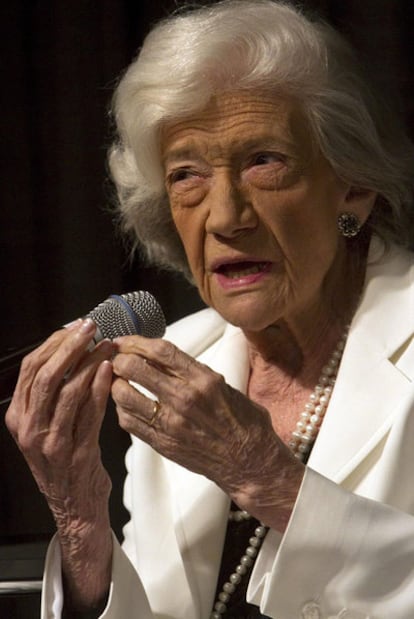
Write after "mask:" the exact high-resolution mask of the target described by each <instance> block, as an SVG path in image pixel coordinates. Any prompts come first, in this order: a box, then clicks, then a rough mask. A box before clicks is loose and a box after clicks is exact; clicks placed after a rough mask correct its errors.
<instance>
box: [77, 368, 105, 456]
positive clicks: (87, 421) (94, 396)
mask: <svg viewBox="0 0 414 619" xmlns="http://www.w3.org/2000/svg"><path fill="white" fill-rule="evenodd" d="M112 378H113V373H112V363H111V361H109V360H108V359H105V360H104V361H102V362H101V363H100V365H99V366H98V368H97V370H96V372H95V375H94V377H93V380H92V382H91V385H90V389H89V392H88V396H87V399H86V401H85V404H84V405H83V406H82V408H81V410H80V413H79V415H78V418H77V420H76V425H75V438H76V439H77V442H78V444H82V443H84V444H90V443H92V444H95V443H96V442H97V441H98V439H99V433H100V430H101V426H102V422H103V418H104V415H105V411H106V406H107V402H108V397H109V394H110V392H111V386H112Z"/></svg>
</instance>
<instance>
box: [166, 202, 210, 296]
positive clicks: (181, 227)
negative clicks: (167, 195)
mask: <svg viewBox="0 0 414 619" xmlns="http://www.w3.org/2000/svg"><path fill="white" fill-rule="evenodd" d="M171 213H172V218H173V221H174V224H175V227H176V230H177V232H178V235H179V237H180V239H181V242H182V244H183V246H184V250H185V253H186V256H187V260H188V264H189V266H190V270H191V272H192V274H193V277H194V278H195V280H196V283H197V284H199V283H200V277H202V271H203V270H204V221H203V220H202V217H201V216H200V215H199V214H197V213H196V212H195V211H194V210H191V209H181V208H172V209H171Z"/></svg>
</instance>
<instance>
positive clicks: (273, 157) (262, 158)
mask: <svg viewBox="0 0 414 619" xmlns="http://www.w3.org/2000/svg"><path fill="white" fill-rule="evenodd" d="M284 162H285V157H284V156H283V155H282V154H281V153H274V152H264V153H255V154H254V155H253V157H252V158H251V160H250V165H253V166H263V165H269V164H273V163H284Z"/></svg>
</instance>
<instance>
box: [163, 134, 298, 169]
mask: <svg viewBox="0 0 414 619" xmlns="http://www.w3.org/2000/svg"><path fill="white" fill-rule="evenodd" d="M232 146H233V148H234V147H236V149H239V150H243V151H253V150H254V149H260V150H263V149H269V150H280V151H281V152H282V153H285V154H287V155H290V156H295V154H297V148H295V144H294V143H293V142H291V141H288V140H283V139H281V138H277V137H276V136H275V137H270V136H263V137H260V136H255V137H254V138H251V139H247V140H243V141H242V142H239V143H238V142H237V140H235V142H234V143H233V144H232ZM201 157H203V155H202V154H201ZM185 159H200V150H199V147H198V146H196V145H194V146H191V145H183V146H178V147H177V148H173V149H172V150H170V151H169V152H168V153H167V154H166V155H165V157H163V159H162V162H163V164H164V165H167V164H169V163H173V162H177V161H183V160H185Z"/></svg>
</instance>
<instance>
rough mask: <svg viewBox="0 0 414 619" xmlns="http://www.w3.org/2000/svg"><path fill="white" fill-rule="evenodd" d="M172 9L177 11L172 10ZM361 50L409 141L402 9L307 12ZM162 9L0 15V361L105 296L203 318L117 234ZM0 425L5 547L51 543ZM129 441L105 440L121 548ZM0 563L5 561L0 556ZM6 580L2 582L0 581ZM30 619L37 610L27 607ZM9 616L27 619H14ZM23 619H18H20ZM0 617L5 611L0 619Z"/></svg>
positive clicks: (396, 2)
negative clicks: (142, 82)
mask: <svg viewBox="0 0 414 619" xmlns="http://www.w3.org/2000/svg"><path fill="white" fill-rule="evenodd" d="M178 4H180V3H178ZM302 4H303V6H304V7H306V8H310V9H314V10H316V11H317V12H318V13H319V14H321V15H323V16H325V17H326V19H327V20H328V21H330V22H331V23H333V24H334V25H336V27H337V28H338V29H339V30H341V31H342V32H343V33H344V34H345V35H346V36H347V37H348V38H349V39H350V40H351V41H352V42H353V43H354V45H355V46H356V47H357V49H358V50H359V53H360V55H361V58H363V59H364V60H365V61H366V62H367V63H368V65H369V67H370V71H371V72H372V74H373V75H374V76H376V78H377V79H378V80H380V82H381V83H382V92H383V96H384V97H387V98H388V99H389V101H391V102H392V103H395V102H397V101H398V100H399V98H400V100H401V102H400V103H397V105H398V106H399V109H400V112H401V114H402V116H403V119H404V121H405V122H406V124H407V127H408V129H409V131H410V132H411V133H412V134H413V133H414V103H413V96H412V93H413V81H414V57H413V51H412V43H411V41H412V27H413V25H414V8H413V7H414V4H412V3H411V1H410V0H406V1H405V0H364V1H363V2H361V0H305V1H304V2H302ZM175 6H176V3H175V2H172V1H171V0H163V1H162V0H135V1H132V0H100V1H99V2H96V0H49V1H46V0H43V1H42V0H39V1H35V0H32V1H30V0H26V1H25V0H14V1H12V2H9V3H7V2H5V3H3V4H2V7H1V8H0V42H1V50H2V51H1V56H0V58H1V61H2V72H1V78H2V79H1V86H0V102H1V103H0V105H1V107H0V109H1V121H2V122H1V136H2V139H1V144H0V179H1V206H0V251H1V254H0V255H1V259H0V295H1V302H0V307H1V312H2V317H1V318H2V319H1V322H0V324H1V327H0V328H1V333H0V335H1V338H0V353H1V351H3V354H4V353H5V352H6V351H7V350H9V349H10V348H12V347H20V346H22V345H24V344H26V343H30V342H32V341H36V340H38V339H41V338H43V337H45V336H46V335H47V334H48V333H49V332H50V331H52V330H54V329H55V328H56V327H57V326H59V325H61V324H64V323H65V322H68V321H69V320H71V319H73V318H75V317H77V316H79V315H81V314H84V313H86V312H87V311H88V310H89V309H91V308H92V307H94V306H95V305H96V304H97V303H98V302H100V301H102V300H103V299H105V298H106V297H107V296H108V295H109V294H111V293H112V292H116V293H121V292H126V291H129V290H138V289H146V290H149V291H150V292H152V293H153V294H154V295H155V296H156V297H157V298H158V300H159V301H160V303H161V305H162V306H163V308H164V311H165V314H166V317H167V320H168V321H172V320H174V319H176V318H178V317H180V316H182V315H184V314H186V313H189V312H190V311H192V310H193V309H195V308H197V307H200V302H199V300H198V297H197V295H196V293H195V292H194V291H193V290H192V289H191V288H190V287H189V285H188V284H186V283H185V282H184V281H183V280H182V279H181V278H179V277H175V276H173V275H171V274H165V273H159V272H157V271H156V270H155V269H151V268H148V267H145V266H144V265H143V264H142V263H141V262H140V260H139V259H137V258H136V259H135V260H134V261H132V262H131V261H130V260H129V258H128V252H127V250H126V248H125V247H124V245H123V242H122V240H121V238H120V236H119V235H118V234H116V232H115V228H114V216H113V213H112V212H111V204H112V203H113V197H112V187H111V185H110V183H109V182H108V180H107V170H106V162H105V158H106V149H107V147H108V145H109V143H110V141H111V131H110V123H109V117H108V107H109V102H110V98H111V93H112V91H113V87H114V84H115V83H116V80H117V77H118V76H119V74H120V73H121V72H122V70H123V69H124V68H125V67H126V66H127V64H128V63H129V61H130V60H131V59H132V58H133V56H134V55H135V53H136V51H137V49H138V47H139V46H140V44H141V42H142V39H143V37H144V36H145V34H146V32H147V31H148V29H149V28H150V25H151V24H152V23H153V22H154V21H156V20H157V19H158V18H159V17H162V16H164V15H166V14H168V13H169V12H170V11H171V10H172V9H174V8H175ZM4 412H5V409H4V407H2V410H1V419H0V544H5V543H15V542H21V541H27V540H32V539H37V540H41V539H46V538H49V537H50V535H51V534H52V533H53V530H54V527H53V522H52V520H51V518H50V516H49V513H48V511H47V508H46V505H45V503H44V500H43V498H42V497H41V496H40V494H39V493H38V491H37V489H36V487H35V484H34V482H33V481H32V480H31V477H30V475H29V473H28V472H27V471H26V467H25V464H24V462H23V460H22V457H21V456H20V453H19V452H18V450H17V448H16V447H15V445H14V443H13V441H12V440H11V439H10V437H9V436H8V434H7V431H6V430H5V428H4V422H3V418H4ZM128 445H129V437H128V436H127V435H126V434H125V433H123V432H122V431H121V430H119V428H118V427H117V424H116V416H115V413H114V411H113V410H112V407H111V406H110V407H109V410H108V414H107V416H106V420H105V426H104V430H103V433H102V450H103V457H104V460H105V462H106V464H107V466H108V468H109V470H110V472H111V475H112V479H113V493H112V497H111V512H112V520H113V524H114V528H115V531H116V533H117V535H118V536H119V537H121V528H122V524H123V523H124V522H125V519H126V517H127V515H126V513H125V511H124V510H123V508H122V507H121V504H122V483H123V477H124V466H123V456H124V452H125V450H126V448H127V447H128ZM0 558H1V557H0ZM1 577H2V575H1V574H0V578H1ZM36 609H37V606H36ZM13 612H14V614H13V615H12V614H10V615H4V616H10V617H11V616H16V617H20V616H21V617H26V616H27V617H29V616H33V617H35V616H37V610H36V612H34V611H33V615H26V614H23V611H13ZM19 613H20V614H19ZM2 616H3V615H2V614H1V608H0V617H2Z"/></svg>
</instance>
